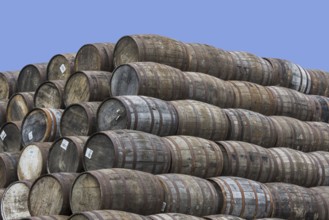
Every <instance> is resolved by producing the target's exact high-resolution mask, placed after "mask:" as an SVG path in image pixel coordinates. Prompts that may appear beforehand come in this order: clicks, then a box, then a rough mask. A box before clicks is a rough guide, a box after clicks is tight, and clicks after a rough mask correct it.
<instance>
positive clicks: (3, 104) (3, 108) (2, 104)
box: [0, 100, 8, 126]
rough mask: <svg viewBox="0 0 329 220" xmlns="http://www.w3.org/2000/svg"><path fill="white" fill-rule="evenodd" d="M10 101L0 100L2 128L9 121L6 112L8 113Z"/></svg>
mask: <svg viewBox="0 0 329 220" xmlns="http://www.w3.org/2000/svg"><path fill="white" fill-rule="evenodd" d="M7 105H8V100H0V126H2V125H3V124H4V123H6V121H7V117H6V111H7Z"/></svg>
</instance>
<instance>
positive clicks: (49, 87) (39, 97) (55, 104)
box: [34, 80, 65, 109]
mask: <svg viewBox="0 0 329 220" xmlns="http://www.w3.org/2000/svg"><path fill="white" fill-rule="evenodd" d="M64 86H65V81H64V80H52V81H46V82H44V83H42V84H41V85H40V86H39V87H38V88H37V90H36V91H35V94H34V106H35V107H36V108H58V109H59V108H64V101H63V96H64Z"/></svg>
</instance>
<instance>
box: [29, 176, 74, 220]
mask: <svg viewBox="0 0 329 220" xmlns="http://www.w3.org/2000/svg"><path fill="white" fill-rule="evenodd" d="M77 176H78V174H77V173H53V174H47V175H44V176H41V177H39V178H38V179H37V180H35V181H34V183H33V185H32V187H31V190H30V193H29V198H28V205H29V210H30V213H31V215H32V216H43V215H69V214H71V209H70V203H69V193H70V189H71V187H72V184H73V182H74V180H75V178H76V177H77Z"/></svg>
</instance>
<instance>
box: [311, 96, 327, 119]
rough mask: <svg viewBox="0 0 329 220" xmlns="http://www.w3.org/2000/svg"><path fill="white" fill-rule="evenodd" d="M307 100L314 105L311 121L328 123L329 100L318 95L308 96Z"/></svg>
mask: <svg viewBox="0 0 329 220" xmlns="http://www.w3.org/2000/svg"><path fill="white" fill-rule="evenodd" d="M308 98H309V99H311V100H313V101H314V103H315V110H316V111H315V113H314V116H313V121H323V122H326V123H328V122H329V98H328V97H324V96H318V95H308Z"/></svg>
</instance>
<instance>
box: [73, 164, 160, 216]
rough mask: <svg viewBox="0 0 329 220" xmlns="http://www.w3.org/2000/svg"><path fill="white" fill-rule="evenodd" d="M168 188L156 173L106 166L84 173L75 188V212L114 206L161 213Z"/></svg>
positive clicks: (146, 213)
mask: <svg viewBox="0 0 329 220" xmlns="http://www.w3.org/2000/svg"><path fill="white" fill-rule="evenodd" d="M163 202H164V190H163V189H162V187H161V184H160V182H159V180H158V178H157V177H156V176H154V175H152V174H149V173H145V172H141V171H136V170H128V169H120V168H114V169H103V170H94V171H88V172H85V173H82V174H80V175H79V177H77V179H76V180H75V182H74V185H73V187H72V190H71V199H70V204H71V209H72V212H73V213H76V212H82V211H91V210H100V209H113V210H121V211H127V212H132V213H136V214H141V215H151V214H156V213H160V212H161V210H162V207H163Z"/></svg>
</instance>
